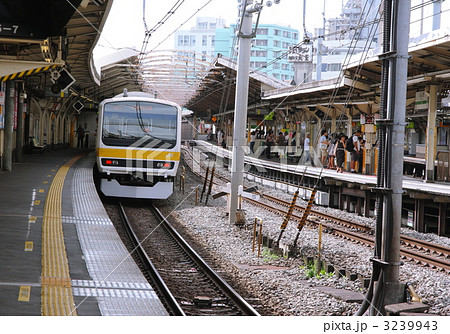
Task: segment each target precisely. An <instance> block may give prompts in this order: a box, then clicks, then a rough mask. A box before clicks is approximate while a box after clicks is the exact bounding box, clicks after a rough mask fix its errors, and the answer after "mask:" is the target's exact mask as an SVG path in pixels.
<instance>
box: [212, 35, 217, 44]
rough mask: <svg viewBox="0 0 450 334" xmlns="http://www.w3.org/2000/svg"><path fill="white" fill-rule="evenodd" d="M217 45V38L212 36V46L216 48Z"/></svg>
mask: <svg viewBox="0 0 450 334" xmlns="http://www.w3.org/2000/svg"><path fill="white" fill-rule="evenodd" d="M215 45H216V36H214V35H211V46H215Z"/></svg>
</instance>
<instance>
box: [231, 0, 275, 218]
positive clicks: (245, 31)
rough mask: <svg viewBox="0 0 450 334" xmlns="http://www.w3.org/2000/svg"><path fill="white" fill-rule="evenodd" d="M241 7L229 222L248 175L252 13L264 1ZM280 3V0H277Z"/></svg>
mask: <svg viewBox="0 0 450 334" xmlns="http://www.w3.org/2000/svg"><path fill="white" fill-rule="evenodd" d="M238 3H239V8H240V25H239V24H238V27H239V31H238V38H239V43H238V47H239V49H238V52H239V54H238V68H237V77H236V94H235V95H236V96H235V103H234V105H235V110H234V129H233V146H232V147H233V148H232V150H233V151H232V163H231V192H230V212H229V222H230V223H231V224H234V223H236V212H237V208H238V200H239V196H238V190H239V186H240V185H242V184H243V178H244V159H245V152H244V146H247V143H246V140H245V133H246V126H247V105H248V85H249V83H248V81H249V73H250V49H251V41H252V38H254V37H255V36H256V29H257V27H258V24H256V26H255V28H254V29H252V17H253V14H254V13H257V14H258V20H259V14H260V12H261V10H262V8H263V4H262V1H261V3H255V4H254V3H253V0H238ZM274 3H276V4H278V3H280V0H274ZM271 5H272V1H266V6H267V7H270V6H271Z"/></svg>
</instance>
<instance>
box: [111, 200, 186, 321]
mask: <svg viewBox="0 0 450 334" xmlns="http://www.w3.org/2000/svg"><path fill="white" fill-rule="evenodd" d="M119 212H120V216H121V218H122V221H123V223H124V224H123V226H124V227H125V230H126V232H127V234H128V237H129V239H130V241H131V243H132V244H133V252H134V253H136V254H137V255H138V256H139V259H140V260H141V263H142V265H144V266H145V269H146V270H147V271H148V273H149V274H150V276H151V278H152V280H153V282H154V283H155V284H156V286H157V288H158V290H159V291H160V292H161V294H162V296H163V297H164V301H165V302H166V304H167V306H168V308H169V310H168V311H169V312H170V313H171V314H173V315H175V316H185V315H186V314H185V313H184V311H183V310H182V308H181V307H180V305H179V304H178V302H177V301H176V299H175V297H174V296H173V295H172V293H171V292H170V290H169V288H168V287H167V285H166V283H164V280H163V279H162V277H161V275H160V274H159V272H158V270H156V268H155V266H154V265H153V263H152V261H151V260H150V258H149V257H148V256H147V253H146V252H145V250H144V249H143V247H142V245H141V243H140V242H139V239H138V238H137V236H136V234H135V233H134V231H133V229H132V228H131V225H130V221H129V219H128V217H127V215H126V213H125V210H124V208H123V205H122V203H121V202H119Z"/></svg>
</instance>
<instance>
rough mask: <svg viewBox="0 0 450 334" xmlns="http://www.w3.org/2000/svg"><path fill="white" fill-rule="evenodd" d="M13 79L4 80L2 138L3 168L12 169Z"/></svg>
mask: <svg viewBox="0 0 450 334" xmlns="http://www.w3.org/2000/svg"><path fill="white" fill-rule="evenodd" d="M15 84H16V83H15V81H14V80H8V81H7V82H6V92H5V128H4V136H5V137H4V140H5V148H4V153H3V170H6V171H9V172H10V171H12V163H13V159H12V158H13V156H12V151H13V131H14V95H15V92H16V90H15Z"/></svg>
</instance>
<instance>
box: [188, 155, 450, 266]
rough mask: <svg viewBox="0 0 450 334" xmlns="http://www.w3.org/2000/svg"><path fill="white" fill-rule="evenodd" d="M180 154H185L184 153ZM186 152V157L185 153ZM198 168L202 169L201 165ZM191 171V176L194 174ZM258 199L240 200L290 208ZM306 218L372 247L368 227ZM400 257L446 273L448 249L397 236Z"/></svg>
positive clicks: (280, 210) (281, 211)
mask: <svg viewBox="0 0 450 334" xmlns="http://www.w3.org/2000/svg"><path fill="white" fill-rule="evenodd" d="M184 151H185V152H186V151H187V150H184ZM187 152H188V154H190V152H189V151H187ZM191 157H192V155H191ZM201 167H202V168H204V167H203V166H201ZM192 172H193V173H195V172H194V171H192ZM195 174H196V175H198V176H199V177H202V178H203V177H204V175H201V174H199V173H195ZM215 179H220V180H221V181H223V182H225V183H226V182H229V180H228V179H226V178H225V177H221V176H215ZM216 184H217V183H216ZM262 197H263V198H264V200H267V201H268V202H269V203H264V202H263V201H254V200H251V199H248V198H244V200H245V201H247V202H250V203H252V204H254V205H256V206H259V207H261V208H263V209H265V210H268V211H270V212H273V213H275V214H278V215H280V216H284V215H286V212H287V208H288V207H289V205H290V203H289V202H287V201H284V200H282V199H279V198H276V197H273V196H269V195H265V194H262ZM274 204H275V205H274ZM304 210H305V208H304V207H301V206H299V205H295V207H294V211H293V214H292V216H291V220H292V221H295V222H298V221H300V219H301V215H302V214H303V211H304ZM310 216H311V217H315V218H316V219H308V221H307V225H309V226H312V227H314V226H318V225H319V222H318V221H317V219H318V220H320V222H321V223H322V225H323V226H324V227H325V230H326V231H328V233H332V234H334V235H336V236H339V237H342V238H345V239H348V240H352V241H355V242H359V243H363V244H365V245H367V246H373V245H374V238H373V235H374V234H375V231H374V230H373V228H372V227H370V226H367V225H364V224H360V223H357V222H353V221H350V220H347V219H342V218H337V217H333V216H331V215H329V214H325V213H322V212H320V211H318V210H314V209H312V210H311V212H310ZM400 256H401V257H402V258H403V259H405V260H410V261H414V262H416V263H418V264H423V265H426V266H430V267H432V268H435V269H438V270H443V271H445V272H447V273H450V261H449V260H448V259H449V258H450V249H449V248H448V247H445V246H441V245H436V244H432V243H429V242H426V241H422V240H419V239H415V238H411V237H407V236H401V248H400Z"/></svg>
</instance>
